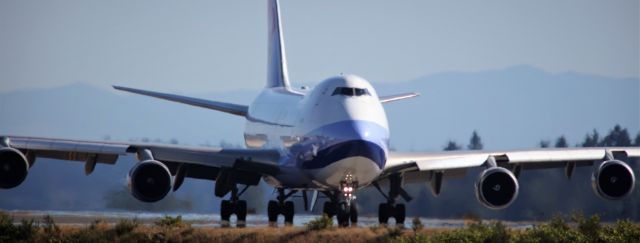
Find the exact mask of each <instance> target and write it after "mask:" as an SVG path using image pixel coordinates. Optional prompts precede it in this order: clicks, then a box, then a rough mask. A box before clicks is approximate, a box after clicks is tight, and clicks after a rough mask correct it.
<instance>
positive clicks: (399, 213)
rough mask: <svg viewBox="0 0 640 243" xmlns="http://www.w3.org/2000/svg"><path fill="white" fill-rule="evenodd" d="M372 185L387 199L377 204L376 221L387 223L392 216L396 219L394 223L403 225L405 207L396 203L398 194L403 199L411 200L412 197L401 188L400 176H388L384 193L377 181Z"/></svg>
mask: <svg viewBox="0 0 640 243" xmlns="http://www.w3.org/2000/svg"><path fill="white" fill-rule="evenodd" d="M373 186H374V187H375V188H376V189H378V191H379V192H380V193H381V194H382V196H384V197H385V198H386V199H387V202H386V203H381V204H380V205H379V206H378V222H379V223H380V224H384V225H386V224H388V223H389V218H393V219H395V221H396V225H404V221H405V218H406V209H405V206H404V204H402V203H396V199H397V198H398V196H402V198H404V200H405V201H407V202H408V201H411V200H412V199H413V198H411V196H409V194H408V193H407V192H406V191H405V190H404V189H402V176H400V175H399V174H393V175H391V176H390V177H389V193H388V194H385V193H384V192H383V191H382V189H381V188H380V185H378V183H377V182H374V183H373Z"/></svg>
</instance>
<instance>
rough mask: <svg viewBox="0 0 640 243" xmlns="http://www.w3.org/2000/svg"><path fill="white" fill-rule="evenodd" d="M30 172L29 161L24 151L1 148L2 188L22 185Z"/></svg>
mask: <svg viewBox="0 0 640 243" xmlns="http://www.w3.org/2000/svg"><path fill="white" fill-rule="evenodd" d="M28 172H29V162H28V161H27V158H26V157H25V156H24V154H22V152H20V151H19V150H17V149H14V148H8V147H5V148H0V188H3V189H9V188H14V187H16V186H18V185H20V183H22V181H24V179H25V178H27V174H28Z"/></svg>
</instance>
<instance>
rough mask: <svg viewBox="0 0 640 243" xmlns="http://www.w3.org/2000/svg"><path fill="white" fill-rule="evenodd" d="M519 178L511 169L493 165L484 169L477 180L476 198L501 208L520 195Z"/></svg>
mask: <svg viewBox="0 0 640 243" xmlns="http://www.w3.org/2000/svg"><path fill="white" fill-rule="evenodd" d="M518 188H519V186H518V180H517V179H516V177H515V176H514V175H513V173H511V171H509V170H507V169H505V168H502V167H492V168H489V169H486V170H484V171H482V173H481V174H480V177H478V181H477V182H476V198H478V201H480V202H481V203H482V204H483V205H484V206H486V207H488V208H491V209H501V208H505V207H507V206H509V204H511V202H513V200H514V199H515V198H516V197H517V196H518Z"/></svg>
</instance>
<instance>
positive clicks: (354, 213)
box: [349, 203, 358, 226]
mask: <svg viewBox="0 0 640 243" xmlns="http://www.w3.org/2000/svg"><path fill="white" fill-rule="evenodd" d="M349 220H351V226H357V225H358V206H357V205H356V204H355V203H352V204H351V210H349Z"/></svg>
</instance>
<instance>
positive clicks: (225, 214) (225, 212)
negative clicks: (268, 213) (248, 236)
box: [220, 200, 247, 227]
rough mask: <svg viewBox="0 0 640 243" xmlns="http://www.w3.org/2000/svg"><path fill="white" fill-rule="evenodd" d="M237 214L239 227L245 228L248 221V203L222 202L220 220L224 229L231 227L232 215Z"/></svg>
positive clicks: (242, 201)
mask: <svg viewBox="0 0 640 243" xmlns="http://www.w3.org/2000/svg"><path fill="white" fill-rule="evenodd" d="M233 214H235V215H236V219H237V223H236V225H237V226H238V227H244V226H245V225H246V220H247V201H244V200H238V201H236V202H235V203H234V202H233V201H229V200H222V202H221V203H220V219H221V221H222V226H223V227H228V226H230V221H231V215H233Z"/></svg>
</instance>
